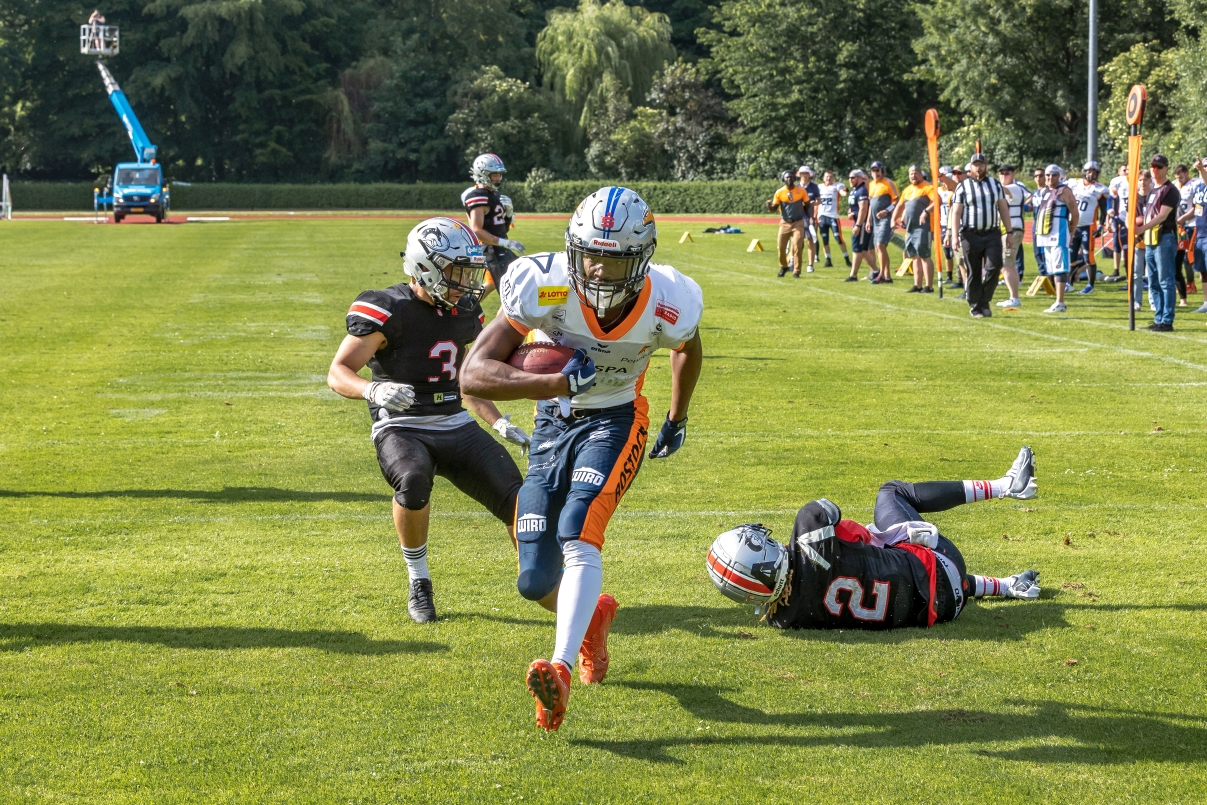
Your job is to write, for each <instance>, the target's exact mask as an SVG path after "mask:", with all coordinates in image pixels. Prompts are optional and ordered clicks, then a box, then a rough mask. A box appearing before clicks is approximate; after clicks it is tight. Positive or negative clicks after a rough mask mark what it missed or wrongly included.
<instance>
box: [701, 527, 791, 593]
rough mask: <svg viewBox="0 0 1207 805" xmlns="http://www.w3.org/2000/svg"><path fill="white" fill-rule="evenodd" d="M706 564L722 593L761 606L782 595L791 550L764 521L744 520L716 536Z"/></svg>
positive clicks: (710, 576)
mask: <svg viewBox="0 0 1207 805" xmlns="http://www.w3.org/2000/svg"><path fill="white" fill-rule="evenodd" d="M707 565H708V577H709V578H710V579H712V583H713V586H714V587H716V588H717V589H718V590H720V591H721V595H723V596H725V597H726V598H729V599H731V600H733V601H737V602H738V603H739V604H754V605H755V606H756V607H758V608H761V607H764V606H766V605H767V604H769V603H771V602H772V601H774V600H776V599H777V598H779V597H780V595H781V594H782V593H783V592H784V584H785V583H786V582H787V581H788V551H787V550H786V549H785V548H784V546H783V545H780V544H779V543H778V542H776V541H775V540H773V539H771V529H770V528H767V527H766V526H764V525H763V524H762V523H745V524H743V525H740V526H738V527H737V528H733V529H730V530H729V531H726V532H725V533H724V534H722V535H721V536H719V537H717V538H716V539H715V540H713V543H712V547H711V548H709V549H708V561H707Z"/></svg>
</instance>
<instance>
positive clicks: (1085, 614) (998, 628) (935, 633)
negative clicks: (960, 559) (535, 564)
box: [612, 599, 1207, 645]
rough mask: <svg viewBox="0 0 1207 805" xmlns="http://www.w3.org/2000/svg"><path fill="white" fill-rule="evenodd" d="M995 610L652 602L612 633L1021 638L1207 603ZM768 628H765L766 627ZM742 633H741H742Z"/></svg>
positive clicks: (628, 612) (871, 639)
mask: <svg viewBox="0 0 1207 805" xmlns="http://www.w3.org/2000/svg"><path fill="white" fill-rule="evenodd" d="M1002 603H1004V604H1005V606H999V607H995V608H994V609H993V610H988V609H981V608H979V607H977V606H976V605H975V604H972V605H970V606H969V607H967V608H965V610H964V612H963V613H962V614H961V615H960V617H959V618H958V619H957V620H955V621H953V622H950V623H940V624H937V625H936V626H935V627H934V628H931V629H922V628H902V629H893V630H889V631H872V630H863V629H832V630H827V629H786V630H783V631H781V630H779V629H771V628H770V627H767V626H766V625H765V624H763V623H760V622H759V621H758V619H757V618H756V617H755V616H754V615H752V614H750V610H749V609H747V608H744V607H741V606H736V605H735V606H721V607H699V606H687V605H677V604H650V605H645V606H641V605H638V606H631V607H621V609H620V611H619V612H618V613H617V616H616V621H615V622H614V623H613V624H612V633H613V634H627V635H648V634H661V633H663V632H665V631H667V630H671V629H673V630H677V631H682V632H687V633H689V634H692V635H696V636H699V637H720V638H728V639H735V638H747V637H750V636H755V637H758V636H760V635H762V634H782V635H787V636H789V637H794V638H797V639H801V640H814V641H818V642H826V643H864V642H867V643H879V644H883V645H894V644H897V643H904V642H906V641H909V640H992V641H998V642H1000V641H1006V640H1022V639H1025V638H1026V637H1027V636H1028V635H1029V634H1031V633H1032V632H1037V631H1040V630H1043V629H1070V628H1073V627H1074V626H1075V624H1072V623H1069V621H1068V620H1067V618H1066V615H1068V614H1073V615H1075V616H1076V618H1077V620H1078V621H1082V622H1084V621H1086V620H1087V619H1092V618H1093V617H1094V616H1096V615H1100V614H1101V615H1107V614H1111V613H1116V612H1131V611H1138V612H1139V611H1150V610H1161V611H1174V612H1176V611H1180V612H1207V603H1204V604H1155V605H1147V604H1091V603H1084V604H1079V603H1075V602H1073V601H1062V600H1058V599H1040V600H1039V601H1008V602H1005V601H1003V602H1002ZM764 630H766V631H764ZM739 632H741V634H739Z"/></svg>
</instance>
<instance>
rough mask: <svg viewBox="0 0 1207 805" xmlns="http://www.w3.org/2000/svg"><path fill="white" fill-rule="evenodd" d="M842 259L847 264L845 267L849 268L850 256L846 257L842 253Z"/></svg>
mask: <svg viewBox="0 0 1207 805" xmlns="http://www.w3.org/2000/svg"><path fill="white" fill-rule="evenodd" d="M842 261H843V262H844V263H846V264H847V268H850V267H851V258H850V257H847V256H846V255H845V254H844V255H843V256H842Z"/></svg>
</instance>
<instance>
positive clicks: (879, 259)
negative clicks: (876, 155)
mask: <svg viewBox="0 0 1207 805" xmlns="http://www.w3.org/2000/svg"><path fill="white" fill-rule="evenodd" d="M870 169H871V172H872V180H871V181H870V182H868V200H869V202H870V203H871V209H872V214H871V216H870V217H869V220H868V222H867V229H868V231H869V232H871V233H872V243H873V244H874V245H875V247H876V266H877V272H876V274H875V275H874V276H873V277H872V282H875V283H881V282H885V283H889V282H892V281H893V275H892V271H891V269H892V267H891V266H890V265H889V258H888V245H889V242H890V241H892V239H893V219H892V215H893V207H894V205H896V203H897V196H898V193H897V185H895V184H894V183H893V180H892V179H889V178H888V177H887V176H886V175H885V169H884V163H883V162H881V161H880V160H876V161H875V162H873V163H872V164H871V168H870Z"/></svg>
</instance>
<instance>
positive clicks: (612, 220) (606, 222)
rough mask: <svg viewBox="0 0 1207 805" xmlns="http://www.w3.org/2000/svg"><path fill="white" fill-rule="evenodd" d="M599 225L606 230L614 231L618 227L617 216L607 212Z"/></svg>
mask: <svg viewBox="0 0 1207 805" xmlns="http://www.w3.org/2000/svg"><path fill="white" fill-rule="evenodd" d="M599 223H600V225H601V226H602V227H603V228H604V229H612V228H613V227H615V226H616V216H614V215H612V213H610V212H605V213H604V216H603V218H602V219H601V220H600V222H599Z"/></svg>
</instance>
